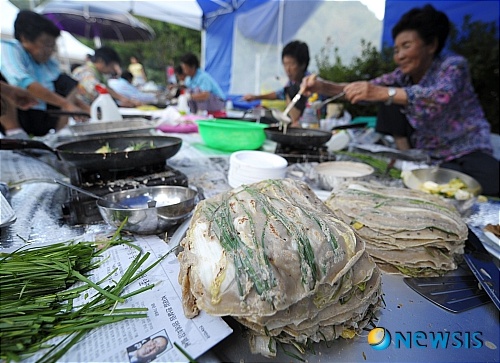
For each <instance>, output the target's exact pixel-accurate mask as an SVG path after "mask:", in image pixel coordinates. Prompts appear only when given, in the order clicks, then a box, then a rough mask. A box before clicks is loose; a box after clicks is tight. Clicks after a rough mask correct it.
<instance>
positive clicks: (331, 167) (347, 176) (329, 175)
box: [314, 161, 375, 191]
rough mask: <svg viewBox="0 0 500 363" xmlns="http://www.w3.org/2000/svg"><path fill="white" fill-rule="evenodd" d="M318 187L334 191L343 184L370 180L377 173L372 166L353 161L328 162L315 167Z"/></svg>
mask: <svg viewBox="0 0 500 363" xmlns="http://www.w3.org/2000/svg"><path fill="white" fill-rule="evenodd" d="M314 170H315V172H316V173H317V179H318V185H319V187H320V188H321V189H323V190H328V191H330V190H333V189H335V188H337V187H339V186H340V185H342V184H343V183H346V182H351V181H364V180H368V179H369V178H370V176H371V175H372V174H373V173H374V172H375V169H373V168H372V167H371V166H370V165H368V164H365V163H358V162H353V161H328V162H325V163H320V164H318V165H317V166H315V167H314Z"/></svg>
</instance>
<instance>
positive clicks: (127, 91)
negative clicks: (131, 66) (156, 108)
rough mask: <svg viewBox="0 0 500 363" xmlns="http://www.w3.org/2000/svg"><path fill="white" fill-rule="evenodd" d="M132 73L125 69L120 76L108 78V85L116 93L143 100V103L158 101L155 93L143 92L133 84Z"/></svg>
mask: <svg viewBox="0 0 500 363" xmlns="http://www.w3.org/2000/svg"><path fill="white" fill-rule="evenodd" d="M132 79H133V76H132V73H130V72H128V71H125V72H123V73H122V75H121V77H120V78H112V79H110V80H108V86H109V87H111V88H112V89H113V90H114V91H115V92H116V93H119V94H121V95H122V96H124V97H127V98H130V99H133V100H136V101H139V102H142V103H150V104H152V103H153V104H154V103H157V98H156V95H155V94H154V93H148V92H141V91H139V89H137V87H135V86H134V85H133V84H132Z"/></svg>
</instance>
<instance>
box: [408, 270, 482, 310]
mask: <svg viewBox="0 0 500 363" xmlns="http://www.w3.org/2000/svg"><path fill="white" fill-rule="evenodd" d="M403 281H404V282H405V283H406V284H407V285H408V286H409V287H411V288H412V289H413V290H415V291H416V292H418V293H419V294H420V295H422V296H423V297H425V298H426V299H427V300H429V301H431V302H433V303H434V304H436V305H438V306H440V307H442V308H443V309H446V310H448V311H451V312H453V313H459V312H462V311H465V310H469V309H472V308H474V307H476V306H480V305H483V304H486V303H488V302H491V299H490V298H489V296H488V294H486V292H484V290H482V289H480V288H479V283H478V281H477V279H476V277H475V276H474V275H472V274H470V275H465V276H443V277H416V278H404V279H403Z"/></svg>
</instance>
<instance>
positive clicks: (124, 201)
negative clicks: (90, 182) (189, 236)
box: [97, 186, 198, 234]
mask: <svg viewBox="0 0 500 363" xmlns="http://www.w3.org/2000/svg"><path fill="white" fill-rule="evenodd" d="M103 198H104V199H106V200H107V201H110V202H115V203H119V204H121V205H123V206H125V207H126V208H115V207H110V206H109V205H107V204H106V201H101V200H98V201H97V206H98V208H99V212H100V213H101V216H102V218H103V219H104V221H105V222H106V223H108V224H109V225H111V226H113V227H120V226H121V224H122V223H123V221H124V220H125V219H127V221H126V223H125V225H124V226H123V229H124V230H125V231H129V232H133V233H137V234H159V233H163V232H165V231H167V230H168V229H169V228H171V227H173V226H175V225H177V224H179V223H181V222H182V221H183V220H184V219H185V218H187V217H189V216H190V215H191V212H192V211H193V209H194V207H195V205H196V203H197V202H198V192H197V191H196V190H194V189H191V188H188V187H181V186H154V187H147V188H139V189H131V190H125V191H121V192H115V193H110V194H107V195H105V196H104V197H103ZM151 201H155V202H156V206H154V207H148V202H151Z"/></svg>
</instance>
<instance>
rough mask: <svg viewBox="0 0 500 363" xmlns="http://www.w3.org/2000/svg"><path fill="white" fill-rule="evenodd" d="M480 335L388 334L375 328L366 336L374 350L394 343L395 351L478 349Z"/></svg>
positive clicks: (480, 343) (470, 333)
mask: <svg viewBox="0 0 500 363" xmlns="http://www.w3.org/2000/svg"><path fill="white" fill-rule="evenodd" d="M481 336H482V333H481V332H480V331H475V332H469V331H467V332H462V331H455V332H447V331H438V332H433V331H429V332H424V331H415V332H401V331H396V332H394V333H390V332H389V330H387V329H385V328H382V327H377V328H374V329H372V330H371V331H370V333H369V334H368V344H370V346H371V347H372V348H373V349H375V350H384V349H387V348H388V347H389V345H391V341H392V342H393V343H394V346H395V347H396V349H424V348H427V349H448V348H456V349H458V348H462V349H479V348H481V347H482V346H483V345H484V343H483V340H482V339H481Z"/></svg>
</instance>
